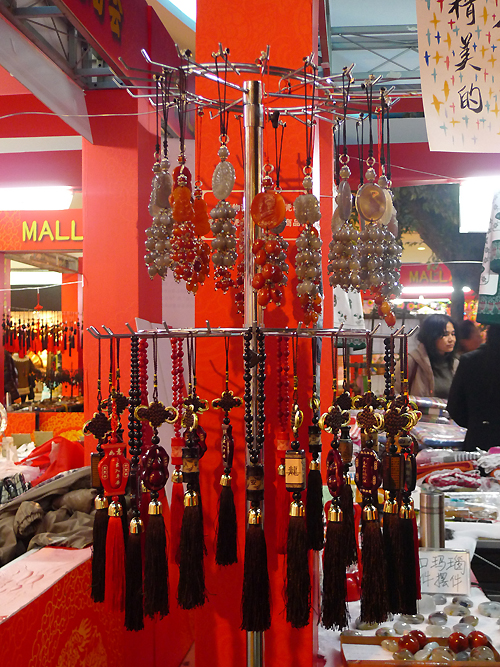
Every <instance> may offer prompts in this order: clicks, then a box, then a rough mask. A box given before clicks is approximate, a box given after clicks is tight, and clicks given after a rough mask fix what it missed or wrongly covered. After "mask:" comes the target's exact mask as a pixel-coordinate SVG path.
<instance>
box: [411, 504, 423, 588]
mask: <svg viewBox="0 0 500 667" xmlns="http://www.w3.org/2000/svg"><path fill="white" fill-rule="evenodd" d="M412 523H413V546H414V548H415V579H416V582H417V600H420V599H421V597H422V589H421V582H420V554H419V551H418V549H419V546H420V545H419V539H418V526H417V519H416V517H415V510H413V519H412Z"/></svg>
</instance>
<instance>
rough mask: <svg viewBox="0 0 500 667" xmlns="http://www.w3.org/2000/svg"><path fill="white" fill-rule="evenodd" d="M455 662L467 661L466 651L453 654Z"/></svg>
mask: <svg viewBox="0 0 500 667" xmlns="http://www.w3.org/2000/svg"><path fill="white" fill-rule="evenodd" d="M455 660H456V661H457V662H467V660H469V654H468V653H467V651H459V652H458V653H455Z"/></svg>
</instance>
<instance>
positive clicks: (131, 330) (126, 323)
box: [125, 322, 136, 336]
mask: <svg viewBox="0 0 500 667" xmlns="http://www.w3.org/2000/svg"><path fill="white" fill-rule="evenodd" d="M125 326H126V327H127V329H128V330H129V331H130V333H131V334H132V335H133V336H135V334H136V332H135V331H134V330H133V329H132V327H131V326H130V324H129V323H128V322H125Z"/></svg>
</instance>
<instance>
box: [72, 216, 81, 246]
mask: <svg viewBox="0 0 500 667" xmlns="http://www.w3.org/2000/svg"><path fill="white" fill-rule="evenodd" d="M71 240H72V241H83V236H77V235H76V222H75V221H74V220H72V221H71Z"/></svg>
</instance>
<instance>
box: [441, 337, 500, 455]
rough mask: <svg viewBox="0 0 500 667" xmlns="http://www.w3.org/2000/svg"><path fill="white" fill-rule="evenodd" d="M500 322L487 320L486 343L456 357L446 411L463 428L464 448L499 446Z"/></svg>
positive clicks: (468, 449)
mask: <svg viewBox="0 0 500 667" xmlns="http://www.w3.org/2000/svg"><path fill="white" fill-rule="evenodd" d="M499 371H500V324H490V326H489V328H488V333H487V336H486V343H485V344H484V345H481V346H480V347H478V348H477V350H474V351H473V352H467V353H466V354H463V355H462V356H461V357H460V363H459V365H458V368H457V372H456V375H455V377H454V378H453V382H452V385H451V389H450V396H449V398H448V412H449V413H450V417H451V418H452V419H454V420H455V421H456V422H457V424H459V425H460V426H463V427H464V428H466V429H467V435H466V436H465V445H464V449H465V450H466V451H469V452H471V451H473V450H474V449H476V447H479V448H480V449H489V448H490V447H494V446H496V447H498V446H500V410H499V408H498V406H499V405H500V383H499V382H498V374H499Z"/></svg>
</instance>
